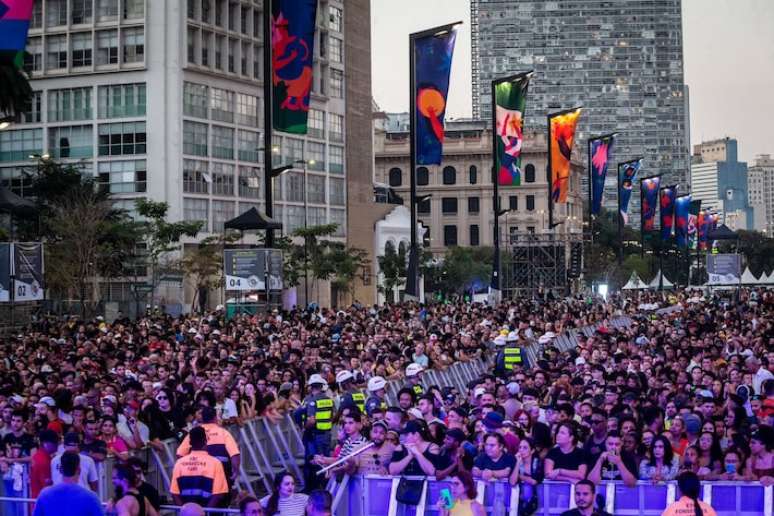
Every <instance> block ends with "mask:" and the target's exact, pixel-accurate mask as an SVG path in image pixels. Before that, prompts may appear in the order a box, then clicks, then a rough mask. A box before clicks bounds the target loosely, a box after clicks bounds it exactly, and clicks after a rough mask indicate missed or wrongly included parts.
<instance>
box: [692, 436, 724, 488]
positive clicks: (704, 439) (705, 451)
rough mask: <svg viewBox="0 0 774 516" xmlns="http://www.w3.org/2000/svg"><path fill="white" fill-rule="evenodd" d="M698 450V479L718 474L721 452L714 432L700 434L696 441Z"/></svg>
mask: <svg viewBox="0 0 774 516" xmlns="http://www.w3.org/2000/svg"><path fill="white" fill-rule="evenodd" d="M696 444H697V447H698V448H699V471H698V472H697V474H698V475H699V477H700V478H705V477H709V476H711V475H716V474H718V473H720V460H721V455H722V454H723V452H722V451H721V450H720V443H719V442H718V439H717V437H715V434H714V432H702V433H701V434H700V435H699V440H698V441H697V443H696Z"/></svg>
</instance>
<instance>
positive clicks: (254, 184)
mask: <svg viewBox="0 0 774 516" xmlns="http://www.w3.org/2000/svg"><path fill="white" fill-rule="evenodd" d="M277 182H278V183H279V181H277ZM260 185H261V171H260V169H258V168H256V167H244V166H240V167H239V196H240V197H248V198H251V199H258V196H259V195H260V193H261V190H260Z"/></svg>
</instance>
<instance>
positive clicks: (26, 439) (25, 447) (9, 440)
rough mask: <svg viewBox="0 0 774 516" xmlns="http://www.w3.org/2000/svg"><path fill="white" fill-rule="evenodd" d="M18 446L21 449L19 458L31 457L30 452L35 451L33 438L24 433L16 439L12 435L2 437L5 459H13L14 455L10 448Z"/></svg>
mask: <svg viewBox="0 0 774 516" xmlns="http://www.w3.org/2000/svg"><path fill="white" fill-rule="evenodd" d="M15 446H19V447H21V457H29V456H30V455H32V450H33V449H35V438H34V437H33V436H32V435H31V434H28V433H26V432H24V433H22V434H21V435H20V436H19V437H16V436H15V435H13V434H12V433H9V434H6V436H5V437H3V450H4V451H5V455H6V457H13V456H14V453H13V452H12V450H11V448H13V447H15Z"/></svg>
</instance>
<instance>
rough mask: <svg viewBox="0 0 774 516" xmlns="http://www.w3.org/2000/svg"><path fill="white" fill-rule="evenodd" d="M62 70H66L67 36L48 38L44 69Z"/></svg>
mask: <svg viewBox="0 0 774 516" xmlns="http://www.w3.org/2000/svg"><path fill="white" fill-rule="evenodd" d="M63 68H67V36H64V35H62V36H49V37H48V38H46V69H47V70H61V69H63Z"/></svg>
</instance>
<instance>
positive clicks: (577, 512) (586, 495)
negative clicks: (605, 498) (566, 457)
mask: <svg viewBox="0 0 774 516" xmlns="http://www.w3.org/2000/svg"><path fill="white" fill-rule="evenodd" d="M595 502H596V486H595V485H594V482H592V481H591V480H588V479H582V480H579V481H578V482H576V484H575V508H574V509H570V510H567V511H564V512H563V513H562V516H610V514H608V513H607V512H605V511H604V510H602V509H601V508H598V507H596V504H595Z"/></svg>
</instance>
